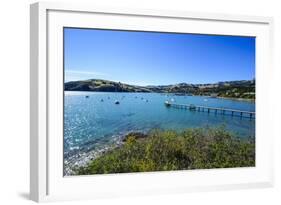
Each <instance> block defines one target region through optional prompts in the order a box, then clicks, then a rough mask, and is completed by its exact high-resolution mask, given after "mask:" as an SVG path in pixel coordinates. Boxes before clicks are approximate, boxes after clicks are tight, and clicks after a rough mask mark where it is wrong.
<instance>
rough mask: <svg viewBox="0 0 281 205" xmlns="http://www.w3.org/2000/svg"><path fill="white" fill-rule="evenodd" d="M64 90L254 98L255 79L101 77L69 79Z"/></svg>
mask: <svg viewBox="0 0 281 205" xmlns="http://www.w3.org/2000/svg"><path fill="white" fill-rule="evenodd" d="M64 89H65V91H96V92H157V93H176V94H191V95H207V96H208V95H212V96H219V97H233V98H250V99H253V98H255V80H239V81H225V82H218V83H210V84H188V83H179V84H173V85H159V86H155V85H152V86H136V85H129V84H124V83H121V82H114V81H109V80H101V79H90V80H83V81H71V82H67V83H65V84H64Z"/></svg>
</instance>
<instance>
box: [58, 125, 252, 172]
mask: <svg viewBox="0 0 281 205" xmlns="http://www.w3.org/2000/svg"><path fill="white" fill-rule="evenodd" d="M217 128H219V127H214V128H210V129H217ZM196 129H204V127H198V128H186V130H196ZM208 129H209V128H208ZM153 130H155V129H150V130H149V131H147V130H146V131H145V130H131V131H128V132H125V133H123V134H120V135H116V136H117V137H116V138H115V139H114V140H113V141H112V142H111V143H109V144H104V145H102V146H101V147H98V148H94V149H92V150H89V151H88V152H85V153H78V154H77V155H73V156H72V157H70V159H64V176H76V175H77V170H79V169H81V168H82V169H83V168H85V167H87V166H88V165H89V164H90V163H91V162H93V161H94V160H96V159H98V158H99V157H102V156H105V155H106V154H107V153H109V152H110V151H114V150H116V149H118V148H122V147H123V146H124V145H125V144H126V142H127V141H128V139H129V138H130V137H134V138H135V139H136V140H137V141H142V140H145V139H147V138H148V137H149V133H150V132H151V131H153ZM156 130H157V129H156ZM160 131H162V132H163V131H164V130H160ZM166 131H172V132H176V133H181V131H175V130H166ZM227 131H228V132H229V133H232V135H233V136H235V137H236V138H241V139H242V141H243V140H245V139H247V137H245V139H244V137H239V136H236V135H235V133H233V132H232V131H229V130H227ZM248 138H252V136H248ZM254 138H255V137H254Z"/></svg>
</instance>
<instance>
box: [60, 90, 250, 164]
mask: <svg viewBox="0 0 281 205" xmlns="http://www.w3.org/2000/svg"><path fill="white" fill-rule="evenodd" d="M86 96H89V97H88V98H87V97H86ZM172 98H173V99H174V102H175V103H181V104H195V105H205V106H212V107H224V108H232V109H240V110H245V111H255V104H254V103H252V102H245V101H237V100H229V99H219V98H209V97H201V96H200V97H199V96H174V95H173V96H172V95H168V96H167V95H165V94H158V93H109V92H106V93H105V92H77V91H75V92H70V91H66V92H65V105H64V157H65V160H66V159H68V158H71V157H73V156H74V155H77V154H81V153H85V152H88V151H90V150H93V149H99V147H100V149H102V147H104V146H105V145H107V144H112V143H115V142H117V141H118V140H119V139H120V136H123V135H124V134H126V133H128V132H130V131H144V132H145V131H149V130H150V129H153V128H159V129H174V130H178V131H180V130H183V129H185V128H191V127H202V126H220V125H224V126H225V127H226V128H227V129H229V130H230V131H232V132H234V133H235V134H237V135H238V136H240V137H249V136H252V137H254V135H255V120H254V119H250V118H240V117H239V116H231V115H220V114H217V115H215V114H214V113H208V112H194V111H190V110H185V109H176V108H168V107H166V106H165V105H164V102H165V101H166V100H171V99H172ZM115 100H118V101H119V102H120V104H119V105H116V104H115V103H114V102H115Z"/></svg>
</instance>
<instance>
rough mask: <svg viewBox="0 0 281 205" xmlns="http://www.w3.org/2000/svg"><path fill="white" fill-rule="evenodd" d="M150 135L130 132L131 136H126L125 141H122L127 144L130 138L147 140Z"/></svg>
mask: <svg viewBox="0 0 281 205" xmlns="http://www.w3.org/2000/svg"><path fill="white" fill-rule="evenodd" d="M147 136H148V135H147V134H144V133H142V132H130V133H129V134H127V135H125V137H124V139H123V140H122V141H123V142H126V141H127V140H128V138H129V137H134V138H135V139H137V140H138V139H143V138H146V137H147Z"/></svg>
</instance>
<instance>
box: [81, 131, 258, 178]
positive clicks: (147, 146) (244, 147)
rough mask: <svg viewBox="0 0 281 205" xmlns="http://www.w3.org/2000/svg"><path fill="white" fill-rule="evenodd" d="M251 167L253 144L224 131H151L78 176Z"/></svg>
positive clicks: (130, 138)
mask: <svg viewBox="0 0 281 205" xmlns="http://www.w3.org/2000/svg"><path fill="white" fill-rule="evenodd" d="M252 166H255V142H254V140H253V139H251V138H248V139H239V138H237V137H235V136H234V135H233V134H232V133H230V132H228V131H226V130H225V129H224V128H222V127H221V128H205V129H203V128H198V129H187V130H185V131H183V132H175V131H160V130H154V131H152V132H150V133H149V134H148V136H147V137H145V138H138V137H137V135H136V133H131V134H129V135H128V136H127V137H126V141H125V142H124V144H123V145H122V146H120V147H118V148H115V149H113V150H111V151H109V152H107V153H105V154H104V155H102V156H100V157H99V158H97V159H95V160H93V161H91V162H90V163H89V164H88V165H87V166H85V167H80V168H78V169H77V170H76V174H78V175H90V174H109V173H128V172H148V171H168V170H186V169H210V168H230V167H252Z"/></svg>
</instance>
